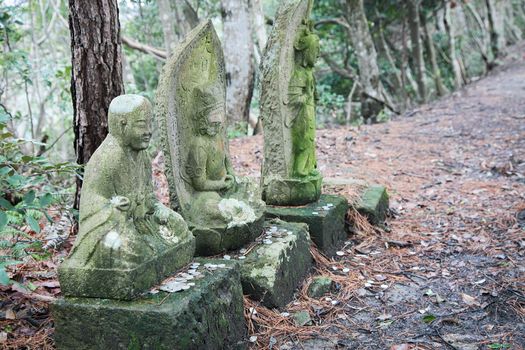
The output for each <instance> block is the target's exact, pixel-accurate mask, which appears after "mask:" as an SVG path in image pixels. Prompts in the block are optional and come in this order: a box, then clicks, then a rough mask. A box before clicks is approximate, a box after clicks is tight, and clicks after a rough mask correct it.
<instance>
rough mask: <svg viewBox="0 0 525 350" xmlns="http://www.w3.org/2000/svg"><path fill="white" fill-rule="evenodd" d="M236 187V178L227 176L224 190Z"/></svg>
mask: <svg viewBox="0 0 525 350" xmlns="http://www.w3.org/2000/svg"><path fill="white" fill-rule="evenodd" d="M233 185H235V176H233V175H226V177H225V178H224V189H225V190H229V189H230V188H232V187H233Z"/></svg>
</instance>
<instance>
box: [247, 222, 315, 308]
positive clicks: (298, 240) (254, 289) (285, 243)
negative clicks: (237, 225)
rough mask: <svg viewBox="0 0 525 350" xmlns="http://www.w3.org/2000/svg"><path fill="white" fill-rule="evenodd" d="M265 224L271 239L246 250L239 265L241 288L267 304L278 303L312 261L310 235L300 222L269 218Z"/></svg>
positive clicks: (285, 300)
mask: <svg viewBox="0 0 525 350" xmlns="http://www.w3.org/2000/svg"><path fill="white" fill-rule="evenodd" d="M265 228H266V232H268V233H269V236H271V235H272V233H273V237H272V238H267V239H269V240H271V243H270V241H266V242H265V243H264V244H261V245H259V246H257V247H256V248H254V249H253V250H252V251H251V252H250V253H248V254H247V256H246V259H245V260H244V262H243V264H242V267H241V280H242V286H243V291H244V294H248V295H249V296H250V297H251V298H252V299H254V300H260V301H261V302H262V304H263V305H265V306H267V307H281V306H284V305H286V304H287V303H288V302H290V301H291V300H292V298H293V294H294V292H295V291H296V289H297V287H298V286H299V285H300V284H301V282H302V281H303V278H304V276H305V275H306V273H307V271H308V270H309V269H310V266H311V265H312V256H311V254H310V237H309V234H308V228H307V226H306V225H304V224H297V223H287V222H284V221H281V220H272V221H267V222H266V224H265ZM276 233H277V234H276ZM276 235H278V236H280V237H279V238H276V237H275V236H276ZM268 243H270V244H268Z"/></svg>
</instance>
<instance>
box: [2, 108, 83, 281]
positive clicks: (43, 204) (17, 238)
mask: <svg viewBox="0 0 525 350" xmlns="http://www.w3.org/2000/svg"><path fill="white" fill-rule="evenodd" d="M10 120H11V119H10V116H9V114H8V112H7V111H6V110H5V109H0V251H2V252H3V254H5V255H0V284H7V283H9V279H8V277H7V273H6V271H5V267H6V266H8V265H14V264H17V263H20V262H21V261H19V260H20V259H23V258H24V257H25V256H27V255H32V256H33V257H38V256H39V254H40V253H42V242H41V241H39V240H36V239H35V238H34V237H33V236H32V235H31V234H29V233H27V231H28V230H22V227H23V226H27V227H29V228H30V231H32V232H35V233H39V232H40V230H41V226H40V220H41V219H44V218H46V219H47V221H49V222H50V223H51V222H52V218H51V217H50V216H49V215H48V213H47V209H48V208H49V207H50V206H51V205H56V204H57V203H58V202H60V201H61V200H62V201H63V198H61V192H63V191H62V190H59V189H58V188H57V187H56V186H54V185H53V184H52V182H51V180H50V178H51V176H53V177H54V178H57V176H59V175H61V174H66V176H68V177H73V174H74V173H75V170H76V168H77V166H76V165H74V164H72V163H68V162H64V163H58V164H53V163H50V162H49V160H48V159H46V158H44V157H41V156H32V155H25V154H24V153H23V152H22V151H21V147H22V146H23V145H24V144H26V143H28V142H30V141H27V140H24V139H18V138H15V137H13V134H12V133H11V132H10V131H9V129H8V127H7V125H8V124H7V123H8V122H9V121H10ZM62 186H63V185H62ZM35 252H36V253H35Z"/></svg>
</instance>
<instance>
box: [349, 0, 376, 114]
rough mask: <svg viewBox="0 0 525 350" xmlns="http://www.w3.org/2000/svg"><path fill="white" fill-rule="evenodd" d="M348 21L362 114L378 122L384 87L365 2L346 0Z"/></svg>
mask: <svg viewBox="0 0 525 350" xmlns="http://www.w3.org/2000/svg"><path fill="white" fill-rule="evenodd" d="M346 20H347V22H348V24H349V31H350V39H351V40H352V46H353V47H354V50H355V52H356V55H357V62H358V66H359V81H360V85H361V94H360V99H361V114H362V115H363V118H364V119H365V121H367V122H376V117H377V115H378V113H379V112H380V111H381V110H382V109H383V103H381V102H380V101H381V99H382V96H381V91H382V87H381V81H380V80H379V67H378V65H377V53H376V49H375V47H374V42H373V41H372V36H371V35H370V31H369V29H368V21H367V19H366V15H365V10H364V6H363V0H346Z"/></svg>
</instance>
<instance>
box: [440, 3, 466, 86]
mask: <svg viewBox="0 0 525 350" xmlns="http://www.w3.org/2000/svg"><path fill="white" fill-rule="evenodd" d="M451 10H452V8H451V4H450V3H449V2H447V3H446V5H445V14H444V16H443V22H444V24H445V30H446V32H447V35H448V47H449V57H450V64H451V65H452V72H453V73H454V86H455V88H456V89H459V88H460V87H461V86H463V78H462V75H461V65H460V63H459V58H458V52H457V47H456V33H455V30H454V23H453V21H452V13H451Z"/></svg>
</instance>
